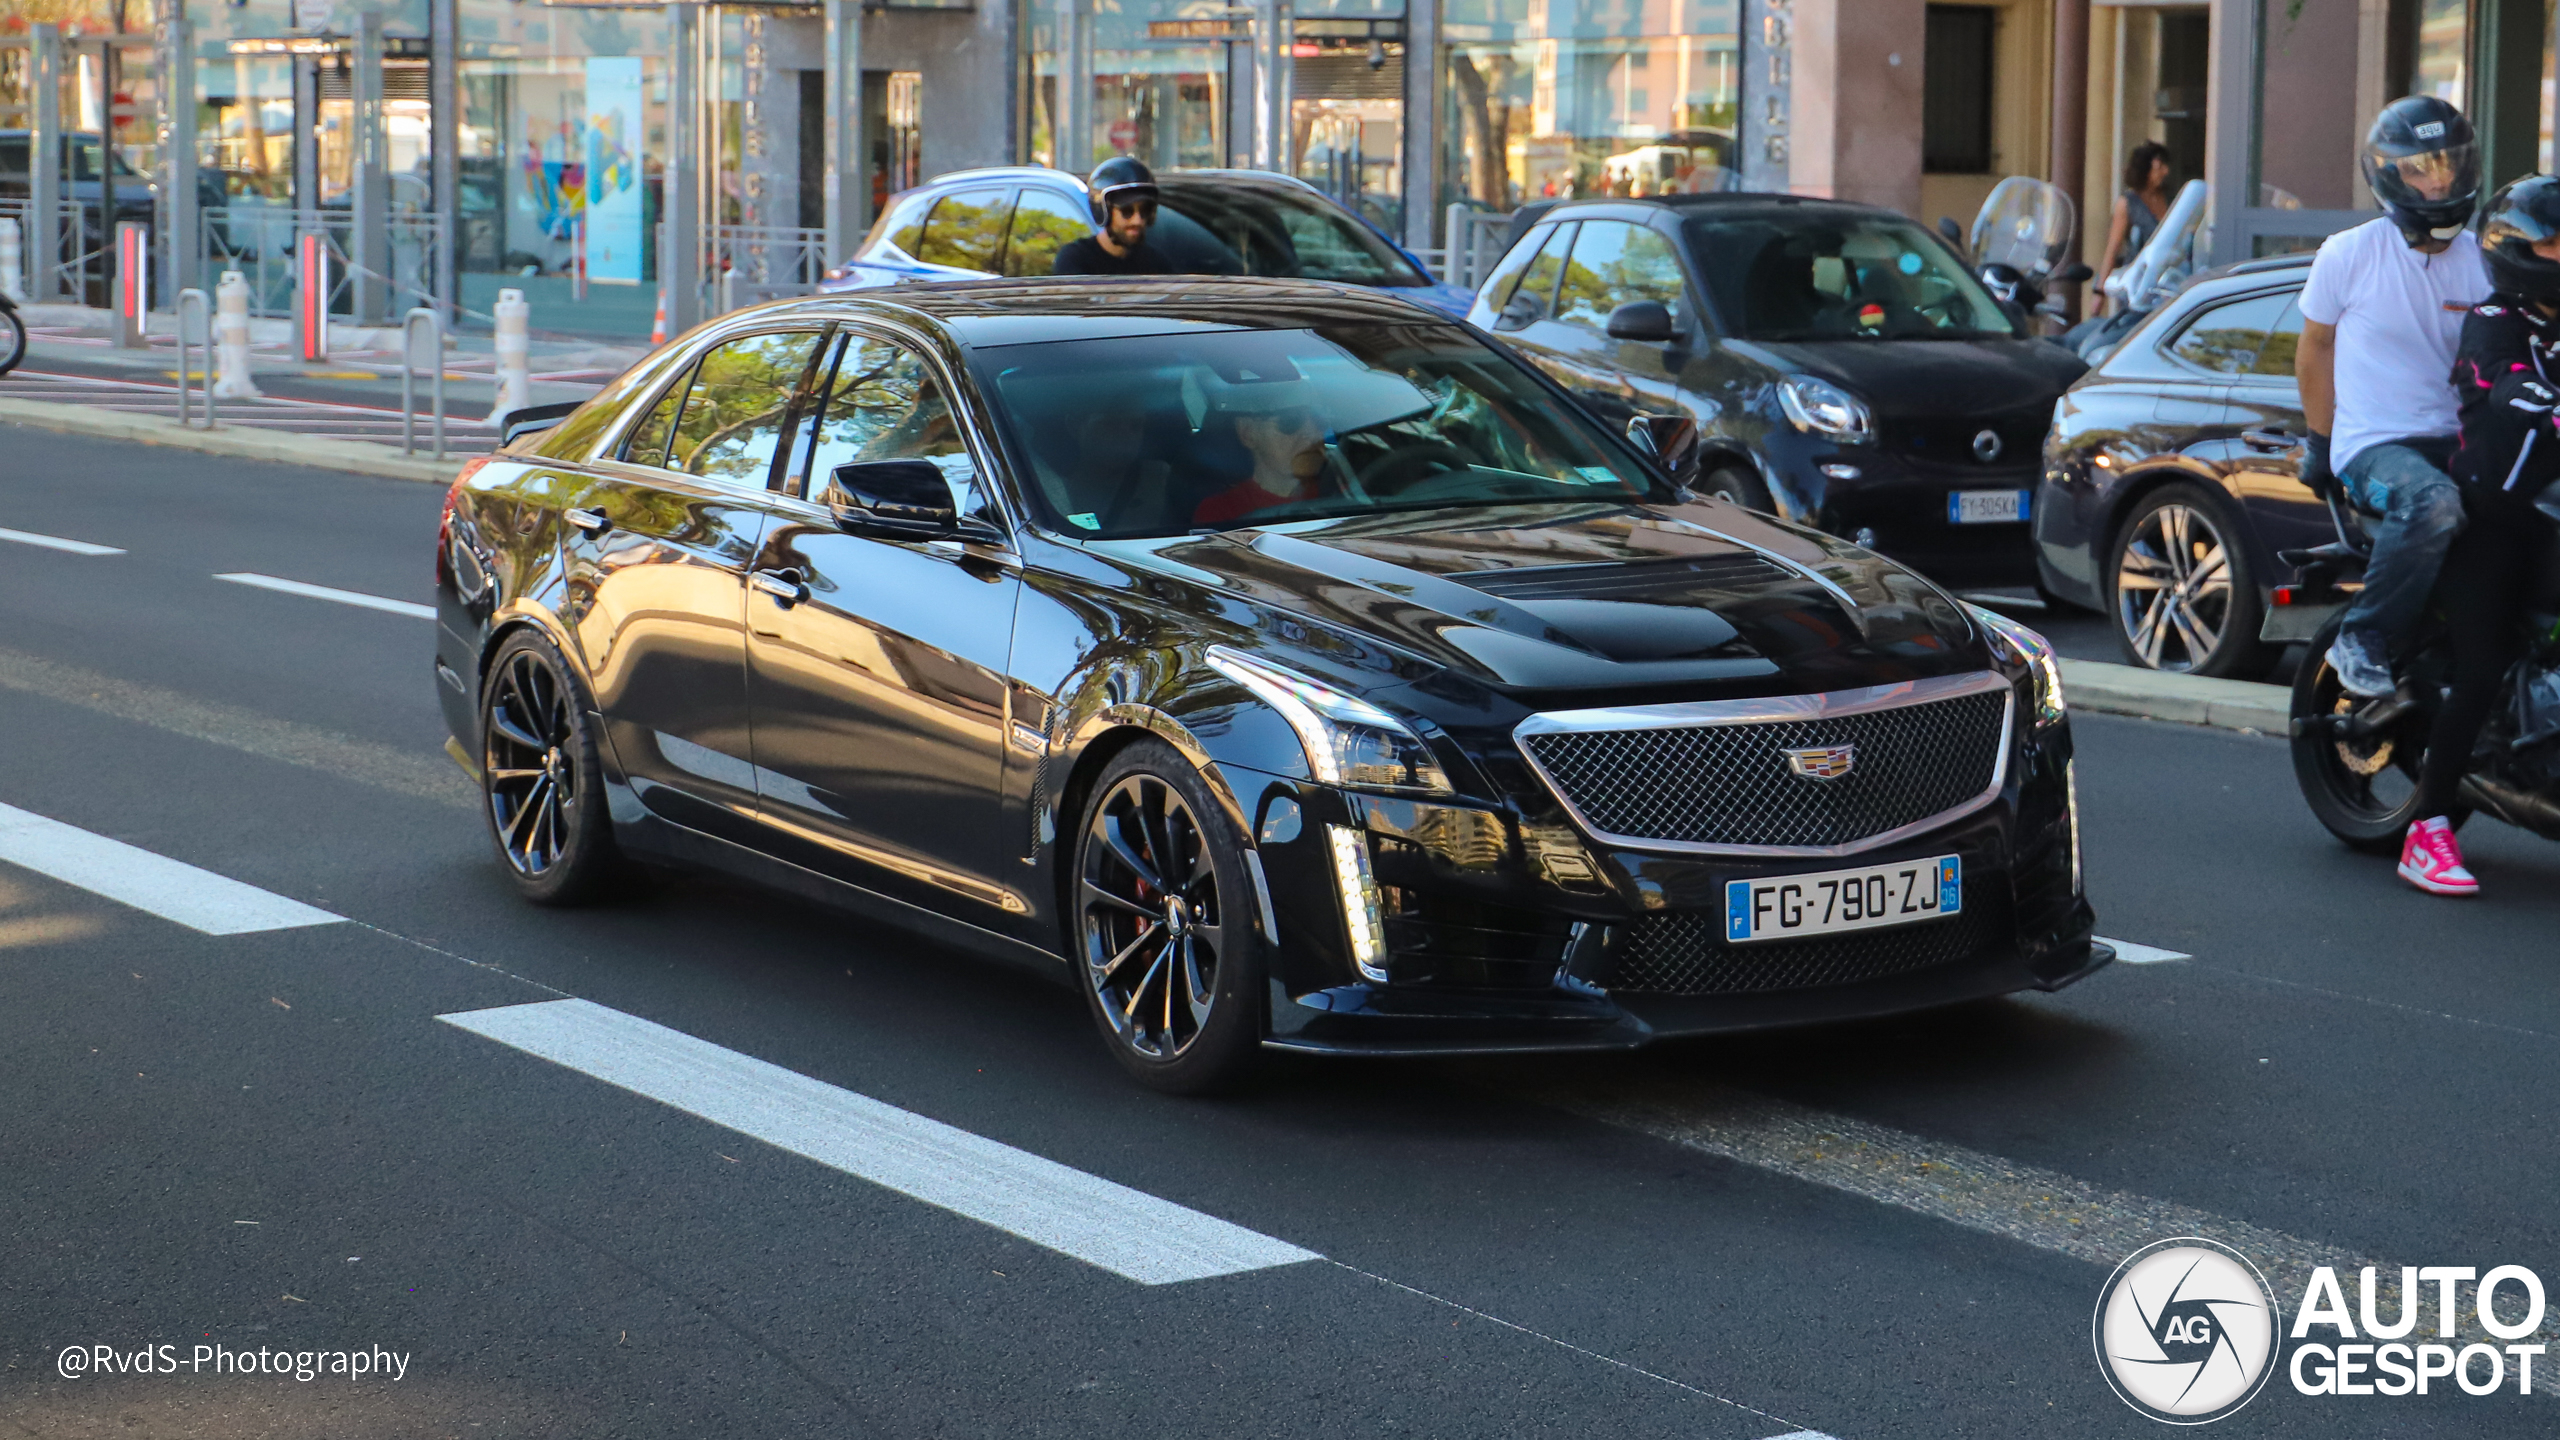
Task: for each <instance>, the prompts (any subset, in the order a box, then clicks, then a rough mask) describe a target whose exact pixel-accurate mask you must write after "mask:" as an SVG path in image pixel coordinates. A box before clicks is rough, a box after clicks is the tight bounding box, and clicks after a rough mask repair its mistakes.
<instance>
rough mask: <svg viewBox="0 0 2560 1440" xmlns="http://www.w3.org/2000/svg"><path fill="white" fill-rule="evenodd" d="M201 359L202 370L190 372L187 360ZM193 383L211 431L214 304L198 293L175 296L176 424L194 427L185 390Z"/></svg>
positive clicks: (181, 292) (188, 292) (207, 425)
mask: <svg viewBox="0 0 2560 1440" xmlns="http://www.w3.org/2000/svg"><path fill="white" fill-rule="evenodd" d="M194 355H202V356H203V357H204V368H203V369H201V370H195V369H191V368H190V366H189V357H190V356H194ZM191 379H192V380H193V382H194V386H195V389H196V391H197V392H198V393H200V394H202V395H203V396H204V428H206V429H207V430H210V429H212V428H213V425H214V420H213V388H212V386H213V301H212V300H211V299H210V298H209V297H207V296H206V294H205V293H204V292H203V291H201V290H192V289H190V290H181V291H179V292H178V423H179V424H180V425H182V426H186V427H188V428H193V427H194V424H195V422H194V420H192V419H191V418H190V417H189V415H188V409H189V407H188V405H187V388H188V382H189V381H190V380H191Z"/></svg>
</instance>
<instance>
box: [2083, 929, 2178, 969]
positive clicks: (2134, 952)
mask: <svg viewBox="0 0 2560 1440" xmlns="http://www.w3.org/2000/svg"><path fill="white" fill-rule="evenodd" d="M2098 943H2099V944H2101V945H2112V946H2114V947H2115V952H2116V958H2117V959H2118V960H2121V961H2123V962H2124V963H2125V964H2127V965H2158V964H2162V963H2164V962H2166V961H2170V960H2193V959H2194V958H2196V957H2194V956H2193V955H2190V954H2188V953H2187V952H2186V951H2184V950H2163V949H2161V948H2160V947H2159V946H2157V945H2136V944H2134V943H2133V942H2132V941H2130V940H2110V939H2108V938H2107V937H2106V936H2104V935H2101V936H2099V937H2098Z"/></svg>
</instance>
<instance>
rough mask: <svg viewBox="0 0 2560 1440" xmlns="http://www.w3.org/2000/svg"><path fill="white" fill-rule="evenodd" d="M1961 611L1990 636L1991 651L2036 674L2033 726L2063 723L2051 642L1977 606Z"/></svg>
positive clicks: (2059, 668) (2059, 680) (2059, 682)
mask: <svg viewBox="0 0 2560 1440" xmlns="http://www.w3.org/2000/svg"><path fill="white" fill-rule="evenodd" d="M1964 608H1965V609H1967V610H1969V611H1971V612H1973V618H1974V622H1975V623H1976V624H1979V625H1980V626H1981V627H1982V628H1983V629H1984V630H1986V631H1988V632H1990V635H1991V648H1992V649H1993V650H1995V651H2006V652H2008V653H2009V654H2011V655H2012V656H2014V657H2015V658H2016V659H2017V660H2018V662H2019V663H2021V664H2023V665H2025V666H2027V667H2028V668H2029V669H2030V670H2032V671H2033V672H2034V673H2035V677H2036V686H2035V688H2036V723H2037V724H2038V725H2051V724H2053V723H2055V722H2056V721H2059V720H2060V719H2062V717H2063V706H2062V665H2061V662H2060V661H2059V660H2058V659H2056V658H2055V656H2054V653H2053V642H2052V641H2050V640H2047V639H2046V638H2044V637H2043V636H2041V635H2039V634H2037V633H2036V632H2034V631H2033V630H2030V629H2028V628H2027V627H2026V626H2024V625H2021V624H2019V623H2018V622H2017V621H2015V620H2012V619H2010V618H2009V617H2008V616H2006V615H2000V614H1995V613H1994V612H1992V611H1989V610H1985V609H1983V608H1982V607H1981V606H1979V605H1967V606H1966V607H1964Z"/></svg>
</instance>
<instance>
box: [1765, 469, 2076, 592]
mask: <svg viewBox="0 0 2560 1440" xmlns="http://www.w3.org/2000/svg"><path fill="white" fill-rule="evenodd" d="M1771 445H1772V448H1773V449H1774V450H1775V451H1776V452H1777V453H1774V454H1771V455H1770V456H1769V457H1768V459H1769V461H1770V463H1771V466H1772V469H1773V470H1774V472H1775V473H1774V475H1773V477H1772V478H1773V479H1775V480H1776V482H1777V485H1778V488H1780V489H1782V490H1784V491H1786V492H1787V496H1786V498H1787V499H1791V500H1793V501H1795V502H1797V503H1796V505H1795V506H1793V507H1790V508H1791V509H1792V510H1794V512H1795V513H1801V514H1805V515H1807V516H1809V517H1810V518H1811V521H1812V523H1813V524H1814V525H1815V526H1816V527H1817V528H1819V529H1822V530H1824V531H1827V532H1829V533H1830V534H1833V535H1838V536H1840V537H1842V538H1843V539H1848V540H1858V534H1859V532H1860V531H1861V530H1872V531H1874V532H1875V539H1874V542H1873V543H1872V544H1868V545H1867V548H1869V549H1871V550H1874V551H1876V552H1877V553H1879V554H1881V555H1884V556H1887V557H1888V558H1891V559H1894V560H1898V561H1900V562H1901V563H1903V564H1905V565H1908V566H1910V567H1911V568H1912V569H1914V570H1917V571H1919V572H1920V573H1922V574H1924V575H1926V576H1928V577H1929V578H1930V579H1932V580H1935V581H1937V582H1938V583H1939V584H1941V585H1949V586H1954V587H1957V588H1972V587H1977V586H2007V585H2032V584H2034V583H2035V580H2036V557H2035V545H2034V541H2033V539H2032V538H2031V536H2030V535H2029V533H2028V532H2029V524H2028V522H2027V521H2025V520H2021V521H2016V522H2000V523H1994V524H1982V525H1957V524H1954V523H1951V522H1950V521H1949V519H1948V498H1947V497H1948V496H1950V495H1951V494H1954V493H1956V492H1959V491H1965V490H2018V491H2026V492H2029V493H2030V499H2029V501H2028V504H2029V507H2030V510H2029V514H2030V517H2032V514H2033V510H2032V506H2033V504H2034V501H2033V497H2032V492H2033V491H2034V490H2035V488H2036V484H2037V481H2038V480H2039V478H2040V477H2041V474H2042V472H2041V471H2040V470H2039V469H2038V467H2037V465H2036V460H2035V457H2034V456H2033V455H2028V456H2026V457H2024V459H2023V461H2021V462H2019V463H2012V464H2005V465H1978V466H1977V465H1954V464H1938V463H1934V462H1929V463H1924V462H1921V461H1917V460H1913V459H1911V458H1909V457H1906V456H1903V455H1899V454H1896V453H1894V452H1893V451H1891V450H1887V449H1885V448H1883V447H1882V446H1878V445H1832V444H1829V443H1827V442H1823V441H1819V440H1816V439H1814V438H1813V437H1810V436H1801V435H1792V434H1779V435H1773V436H1772V438H1771ZM1839 471H1853V472H1855V473H1854V474H1841V473H1828V472H1839ZM1859 543H1861V544H1867V542H1865V541H1862V540H1860V541H1859Z"/></svg>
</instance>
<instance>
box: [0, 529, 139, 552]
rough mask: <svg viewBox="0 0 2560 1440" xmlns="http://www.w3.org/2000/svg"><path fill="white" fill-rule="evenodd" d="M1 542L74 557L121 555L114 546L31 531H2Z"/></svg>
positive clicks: (0, 531) (0, 533)
mask: <svg viewBox="0 0 2560 1440" xmlns="http://www.w3.org/2000/svg"><path fill="white" fill-rule="evenodd" d="M0 540H13V541H16V542H17V543H18V544H20V545H41V546H43V547H44V548H45V549H47V550H67V551H69V552H71V553H72V554H74V555H121V554H123V553H124V552H123V551H122V550H119V549H117V548H116V547H115V546H113V545H92V544H90V543H89V542H88V541H86V540H65V539H63V538H62V537H61V536H59V535H38V534H36V533H34V532H33V531H29V530H0Z"/></svg>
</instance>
